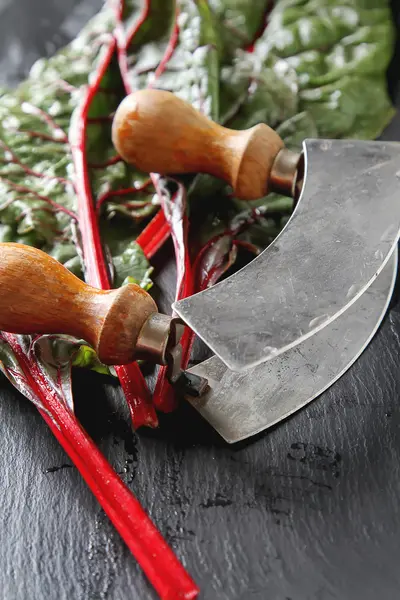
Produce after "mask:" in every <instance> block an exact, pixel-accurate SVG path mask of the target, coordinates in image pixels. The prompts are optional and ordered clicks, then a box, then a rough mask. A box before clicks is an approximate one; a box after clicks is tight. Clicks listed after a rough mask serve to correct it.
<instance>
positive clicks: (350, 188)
mask: <svg viewBox="0 0 400 600" xmlns="http://www.w3.org/2000/svg"><path fill="white" fill-rule="evenodd" d="M304 155H305V161H306V165H305V171H306V178H305V182H304V186H303V192H302V195H301V198H300V201H299V203H298V206H297V208H296V210H295V212H294V214H293V216H292V218H291V220H290V221H289V223H288V224H287V226H286V227H285V229H284V230H283V231H282V233H281V234H280V235H279V236H278V237H277V239H276V240H275V241H274V242H273V243H272V244H271V245H270V246H269V247H268V248H267V249H266V250H265V251H264V252H263V253H262V254H260V256H259V257H257V258H256V259H255V260H254V261H253V262H251V263H250V264H249V265H247V266H246V267H244V268H243V269H241V270H240V271H239V272H237V273H235V275H233V276H232V277H229V278H228V279H226V280H225V281H223V282H221V283H219V284H217V285H215V286H214V287H212V288H210V289H208V290H206V291H204V292H200V293H199V294H195V295H194V296H191V297H189V298H186V299H185V300H181V301H180V302H177V303H175V304H174V310H175V311H176V312H177V313H178V315H179V316H180V317H181V318H182V319H183V320H184V321H186V323H187V324H188V325H189V326H190V327H191V328H192V329H194V331H195V332H196V333H197V334H198V335H199V337H200V338H202V339H203V340H204V341H205V343H206V344H207V345H208V346H209V347H210V348H211V349H212V350H213V352H215V354H216V355H217V356H219V357H220V358H221V359H222V360H223V361H224V362H225V363H226V365H228V367H229V368H230V369H232V370H234V371H243V370H244V369H247V368H249V367H253V366H256V365H257V364H260V363H262V362H264V361H266V360H269V359H270V358H272V357H273V356H277V355H279V354H281V353H282V352H285V351H287V350H288V349H289V348H291V347H293V346H295V345H297V344H299V343H300V342H301V341H303V340H305V339H307V338H308V337H310V336H312V335H313V334H314V333H315V332H317V331H319V330H320V329H322V328H324V327H326V326H327V325H328V324H329V323H330V322H331V321H332V320H334V319H336V318H337V317H338V316H339V315H340V314H342V313H343V312H344V311H345V310H346V309H348V307H349V306H351V304H352V303H353V302H355V301H356V300H357V298H359V297H360V295H361V294H362V293H363V292H364V291H365V290H366V289H367V288H368V286H369V285H370V284H371V283H372V281H373V280H374V279H375V277H376V276H377V275H378V274H379V273H380V271H381V270H382V268H383V267H384V265H385V263H386V261H387V260H388V259H389V256H390V254H391V253H392V251H393V249H394V247H395V244H396V242H397V240H398V236H399V227H400V144H399V143H390V142H362V141H340V140H334V141H326V140H307V141H306V142H304Z"/></svg>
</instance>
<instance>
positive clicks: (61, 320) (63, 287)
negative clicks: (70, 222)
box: [0, 243, 157, 365]
mask: <svg viewBox="0 0 400 600" xmlns="http://www.w3.org/2000/svg"><path fill="white" fill-rule="evenodd" d="M156 311H157V306H156V304H155V302H154V300H153V299H152V298H151V296H149V294H147V293H146V292H145V291H144V290H142V289H141V288H140V287H139V286H137V285H134V284H129V285H125V286H123V287H121V288H119V289H116V290H109V291H103V290H99V289H96V288H93V287H91V286H89V285H87V284H85V283H84V282H83V281H81V280H80V279H78V278H77V277H75V275H73V274H72V273H71V272H70V271H68V269H66V268H65V267H63V266H62V265H61V264H60V263H59V262H58V261H57V260H55V259H54V258H51V257H50V256H48V255H47V254H45V253H44V252H42V251H41V250H37V249H36V248H31V247H30V246H25V245H23V244H12V243H0V330H2V331H7V332H10V333H23V334H34V333H37V334H42V333H63V334H67V335H72V336H75V337H77V338H83V339H84V340H86V341H87V342H88V343H89V344H91V345H92V346H93V348H94V349H95V350H96V351H97V354H98V356H99V358H100V360H101V361H102V362H103V363H104V364H109V365H119V364H126V363H129V362H131V361H132V360H133V359H134V358H135V346H136V341H137V338H138V335H139V332H140V330H141V328H142V326H143V325H144V323H145V321H146V320H147V318H148V317H149V316H150V315H151V314H152V313H154V312H156Z"/></svg>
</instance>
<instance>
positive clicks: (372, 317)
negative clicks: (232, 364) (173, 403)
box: [187, 250, 397, 443]
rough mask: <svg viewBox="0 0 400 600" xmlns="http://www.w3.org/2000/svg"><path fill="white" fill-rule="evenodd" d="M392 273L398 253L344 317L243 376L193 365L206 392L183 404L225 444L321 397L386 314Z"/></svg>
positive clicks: (216, 364)
mask: <svg viewBox="0 0 400 600" xmlns="http://www.w3.org/2000/svg"><path fill="white" fill-rule="evenodd" d="M396 272H397V250H396V251H395V252H394V254H393V255H392V258H391V259H390V261H389V262H388V264H387V265H386V266H385V268H384V269H383V271H382V273H381V274H380V275H379V277H378V278H377V279H376V280H375V281H374V282H373V283H372V284H371V286H370V287H369V288H368V289H367V291H366V292H365V293H364V294H363V295H362V296H361V298H359V299H358V300H357V302H355V303H354V304H353V305H352V306H351V307H350V308H349V309H348V310H347V311H346V312H345V313H343V315H341V316H340V317H339V318H338V319H336V320H335V321H333V322H332V323H330V324H329V325H328V326H327V327H325V328H324V329H322V330H320V331H319V332H318V333H316V334H315V335H313V336H312V337H310V338H308V339H307V340H305V341H303V342H302V343H301V344H299V345H298V346H296V347H295V348H292V349H291V350H288V351H287V352H285V353H284V354H281V355H280V356H278V357H276V358H273V359H272V360H270V361H268V362H266V363H264V364H262V365H258V366H257V367H254V368H253V369H250V370H249V371H248V372H247V373H237V372H234V371H230V370H229V369H228V368H227V366H226V365H225V364H224V363H223V362H222V361H221V360H220V359H219V358H217V357H216V356H213V357H212V358H210V359H208V360H206V361H204V362H203V363H201V364H199V365H197V366H196V367H192V368H191V369H190V372H193V373H197V374H198V375H201V376H202V377H206V378H207V379H208V381H209V385H210V389H209V391H208V392H207V394H205V395H204V396H202V397H201V398H199V399H194V398H189V397H187V400H189V402H190V403H191V404H192V405H193V406H194V407H195V408H196V410H198V411H199V413H200V414H201V415H202V416H203V417H204V418H205V419H206V420H207V421H208V422H209V423H210V424H211V425H212V426H213V427H214V428H215V429H216V430H217V431H218V432H219V434H220V435H221V436H222V437H223V438H224V439H225V440H226V441H227V442H229V443H234V442H238V441H240V440H243V439H245V438H248V437H251V436H252V435H255V434H257V433H259V432H260V431H263V430H264V429H267V428H268V427H271V426H272V425H275V424H276V423H278V422H279V421H281V420H282V419H284V418H286V417H288V416H289V415H291V414H292V413H294V412H295V411H297V410H299V409H300V408H302V407H303V406H305V405H306V404H308V403H309V402H311V400H313V399H314V398H316V397H317V396H319V395H320V394H322V392H324V391H325V390H326V389H327V388H328V387H330V386H331V385H332V384H333V383H335V381H337V379H339V377H341V376H342V375H343V373H345V371H347V369H348V368H349V367H350V366H351V365H352V364H353V363H354V362H355V361H356V359H357V358H358V357H359V356H360V354H361V353H362V351H363V350H364V349H365V348H366V347H367V345H368V343H369V342H370V340H371V339H372V337H373V336H374V334H375V332H376V330H377V329H378V327H379V324H380V323H381V320H382V318H383V316H384V315H385V313H386V310H387V307H388V304H389V301H390V298H391V295H392V292H393V287H394V282H395V279H396Z"/></svg>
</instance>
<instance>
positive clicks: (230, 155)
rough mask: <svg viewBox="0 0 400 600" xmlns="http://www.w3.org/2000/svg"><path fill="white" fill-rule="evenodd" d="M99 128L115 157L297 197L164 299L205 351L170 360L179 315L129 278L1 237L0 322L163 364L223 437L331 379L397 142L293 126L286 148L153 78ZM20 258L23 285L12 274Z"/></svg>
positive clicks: (393, 225)
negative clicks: (296, 145) (222, 269)
mask: <svg viewBox="0 0 400 600" xmlns="http://www.w3.org/2000/svg"><path fill="white" fill-rule="evenodd" d="M161 130H162V131H163V135H162V136H160V135H159V132H160V131H161ZM113 140H114V144H115V146H116V148H117V150H118V151H119V152H120V154H121V155H122V157H123V158H124V159H125V160H127V162H131V163H134V164H135V165H136V167H138V168H140V169H143V170H146V171H151V172H158V173H161V174H168V173H169V174H171V173H188V172H208V173H210V174H213V175H216V176H218V177H221V178H223V179H225V180H226V181H228V182H229V183H230V184H231V185H232V187H233V189H234V193H235V195H236V196H238V197H240V198H242V199H246V200H250V199H253V198H258V197H260V196H264V195H265V194H266V193H268V191H271V190H274V191H279V192H281V193H285V194H287V195H292V196H293V197H294V198H295V199H296V200H298V202H297V206H296V209H295V212H294V214H293V216H292V218H291V220H290V221H289V223H288V225H287V226H286V227H285V229H284V230H283V232H282V233H281V234H280V235H279V236H278V238H277V239H276V240H275V241H274V242H273V244H271V245H270V246H269V247H268V248H267V249H266V250H265V251H264V252H263V253H261V254H260V255H259V256H258V257H257V258H256V259H255V260H254V261H253V262H252V263H250V264H249V265H248V266H246V267H245V268H243V269H242V270H240V271H239V272H238V273H236V274H235V275H234V276H232V277H230V278H228V279H226V280H225V281H223V282H221V283H219V284H217V285H215V286H214V287H212V288H210V289H208V290H206V291H204V292H201V293H199V294H196V295H194V296H191V297H190V298H188V299H185V300H182V301H180V302H177V303H175V304H174V310H175V311H176V313H177V314H178V315H179V316H180V317H181V319H182V320H183V322H185V323H187V324H188V325H189V326H190V327H191V328H192V329H194V330H195V331H196V333H197V334H198V335H199V336H200V337H201V338H202V339H203V340H204V341H205V342H206V344H208V346H209V347H210V348H211V349H212V350H213V351H214V352H215V354H216V356H215V357H212V358H211V359H209V360H208V361H205V362H204V363H202V364H201V365H198V366H196V367H193V368H192V369H189V370H188V371H186V372H184V373H182V372H181V371H180V354H179V348H180V345H179V338H180V335H181V322H180V320H179V319H176V318H175V317H174V318H171V317H167V316H166V315H160V314H159V313H158V312H157V307H156V305H155V303H154V301H153V300H152V299H151V297H150V296H149V295H148V294H147V293H146V292H144V291H143V290H142V289H141V288H139V287H138V286H135V285H134V284H129V285H127V286H124V287H122V288H120V289H118V290H111V291H100V290H96V289H94V288H91V287H89V286H87V285H86V284H84V283H83V282H81V281H80V280H79V279H77V278H76V277H75V276H74V275H72V274H71V273H70V272H68V271H67V270H66V269H65V268H64V267H62V266H61V265H60V264H59V263H58V262H57V261H55V260H54V259H52V258H50V257H49V256H47V255H46V254H44V253H42V252H41V251H39V250H36V249H33V248H29V247H27V246H21V245H18V244H0V281H1V283H2V294H1V296H0V329H1V330H5V331H10V332H12V333H64V334H70V335H73V336H75V337H79V338H83V339H85V340H87V341H88V342H89V343H90V344H91V345H92V346H93V347H94V348H95V349H96V351H97V353H98V355H99V358H100V360H101V361H102V362H104V363H105V364H124V363H128V362H131V361H132V360H133V359H136V358H147V359H150V360H153V361H154V362H157V363H159V364H167V365H168V372H169V377H170V380H171V381H172V382H175V383H177V382H178V383H179V382H180V383H181V384H182V382H183V385H184V389H185V390H186V391H187V392H189V395H193V396H196V395H197V396H199V398H197V399H193V398H192V400H191V402H192V404H193V405H194V406H195V407H196V408H197V409H198V410H199V412H200V413H201V414H202V415H203V416H204V417H205V418H206V419H207V420H208V421H209V422H210V423H211V424H212V425H213V426H214V427H215V428H216V429H217V430H218V431H219V432H220V433H221V435H222V436H223V437H224V438H225V439H226V440H227V441H229V442H234V441H238V440H239V439H243V438H245V437H249V436H250V435H253V434H254V433H257V432H259V431H261V430H262V429H265V428H266V427H268V426H270V425H272V424H274V423H276V422H277V421H279V420H281V419H282V418H284V417H285V416H287V415H288V414H291V413H292V412H294V411H295V410H297V409H298V408H300V407H301V406H303V405H304V404H305V403H307V402H308V401H310V400H311V399H312V398H314V397H315V396H316V395H318V394H319V393H320V392H321V391H323V390H324V389H326V388H327V387H329V385H331V383H333V381H335V380H336V379H337V378H338V377H339V376H340V375H341V374H342V373H343V372H344V371H345V370H346V369H347V368H348V367H349V366H350V364H352V363H353V362H354V360H355V359H356V357H357V356H358V355H359V354H360V353H361V352H362V350H363V349H364V347H365V346H366V345H367V343H368V341H369V339H370V338H371V337H372V335H373V333H374V331H375V330H376V328H377V326H378V324H379V322H380V320H381V318H382V317H383V314H384V313H385V310H386V308H387V304H388V299H389V298H390V296H391V292H392V289H393V283H394V272H395V266H396V260H397V255H396V256H395V255H393V252H394V250H395V247H396V242H397V240H398V237H399V228H400V201H399V199H398V189H399V183H400V144H397V143H386V142H360V141H352V140H347V141H339V140H334V141H332V140H307V141H305V142H304V145H303V152H302V153H301V155H296V154H295V153H292V152H290V151H289V150H287V149H286V148H284V145H283V142H282V141H281V140H280V138H279V136H277V134H276V133H275V132H273V130H271V129H270V128H269V127H267V126H266V125H263V124H261V125H257V126H256V127H254V128H252V129H250V130H248V131H242V132H238V131H231V130H227V129H225V128H223V127H221V126H219V125H216V124H215V123H213V122H212V121H210V120H208V119H206V118H205V117H204V116H202V115H201V114H200V113H198V112H197V111H196V110H195V109H193V108H192V107H191V106H190V105H188V104H186V103H185V102H183V101H182V100H179V99H178V98H176V97H175V96H173V95H172V94H170V93H169V92H162V91H155V90H146V91H141V92H137V93H135V94H132V95H130V96H128V97H127V98H126V99H125V100H124V101H123V102H122V104H121V105H120V107H119V109H118V111H117V113H116V115H115V118H114V123H113ZM392 255H393V256H394V258H392V260H391V262H390V264H389V265H387V267H386V268H385V265H386V264H387V262H388V261H389V259H390V257H391V256H392ZM16 270H18V271H19V278H17V277H16ZM21 270H23V272H24V281H25V286H24V288H22V289H21V288H20V287H19V286H16V283H15V282H16V281H17V280H18V279H19V280H20V275H21ZM329 348H332V350H329ZM267 361H268V362H267ZM285 369H286V370H287V371H286V372H287V373H289V377H286V379H285V377H283V378H282V373H283V371H284V370H285ZM274 373H275V375H274ZM205 380H208V384H209V386H208V389H207V390H205V387H206V386H205V383H206V381H205ZM296 381H297V384H298V386H299V389H300V392H299V393H298V394H293V387H292V386H291V382H296ZM268 386H269V387H268ZM278 392H279V393H278ZM271 394H273V396H274V397H273V402H272V404H271ZM277 398H280V399H281V400H280V402H276V399H277Z"/></svg>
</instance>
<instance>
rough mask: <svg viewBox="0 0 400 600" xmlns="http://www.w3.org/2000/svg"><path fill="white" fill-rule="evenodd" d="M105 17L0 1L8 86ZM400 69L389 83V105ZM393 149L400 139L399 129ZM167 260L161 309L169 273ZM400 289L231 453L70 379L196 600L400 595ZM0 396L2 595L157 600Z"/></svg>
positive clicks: (2, 63)
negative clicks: (358, 345)
mask: <svg viewBox="0 0 400 600" xmlns="http://www.w3.org/2000/svg"><path fill="white" fill-rule="evenodd" d="M100 5H101V0H81V1H79V0H0V34H1V35H0V84H5V83H7V84H9V85H12V84H15V83H16V82H17V81H18V80H20V79H21V78H22V77H23V76H24V75H25V74H26V72H27V70H28V69H29V67H30V65H31V64H32V62H33V61H34V60H35V59H36V58H38V57H39V56H42V55H50V54H52V53H53V52H54V50H55V49H56V47H58V46H60V45H62V44H63V43H65V42H66V41H68V39H69V38H70V37H71V36H73V35H74V34H75V33H76V32H77V31H78V30H79V28H80V27H81V25H83V23H84V22H85V21H86V20H87V19H88V18H89V17H90V15H91V14H93V13H94V12H95V11H96V10H97V8H98V7H99V6H100ZM398 12H399V11H398V10H397V13H398ZM398 58H399V56H397V60H395V61H394V63H393V67H392V69H391V71H390V77H391V90H392V92H393V95H394V96H396V90H397V85H396V77H398ZM397 96H398V105H399V106H400V94H397ZM385 137H386V138H387V139H395V140H396V139H397V140H399V139H400V116H398V117H397V118H396V119H395V120H394V122H393V123H392V125H391V126H390V127H389V128H388V130H387V132H386V134H385ZM163 262H164V263H165V264H163V265H162V267H163V268H162V269H161V268H160V275H159V282H160V284H161V285H162V286H163V287H164V288H165V289H166V294H165V298H164V302H168V300H170V299H171V298H172V293H173V290H172V288H173V267H172V266H171V264H170V262H169V261H168V259H167V258H166V259H165V260H164V261H163ZM160 267H161V265H160ZM399 290H400V288H399V286H398V287H397V290H396V293H395V297H394V299H393V302H392V306H391V308H390V311H389V313H388V315H387V317H386V318H385V321H384V324H383V326H382V327H381V329H380V331H379V333H378V335H377V336H376V337H375V339H374V340H373V342H372V344H371V345H370V347H369V348H368V350H367V351H366V352H365V353H364V354H363V355H362V357H361V358H360V359H359V360H358V361H357V363H356V364H355V365H354V366H353V367H352V368H351V370H350V371H349V372H348V373H347V374H346V375H345V376H344V377H343V378H342V379H341V380H340V381H339V382H338V383H336V384H335V386H334V387H333V388H332V389H330V390H329V391H328V392H326V393H325V394H324V395H323V396H322V397H321V398H319V399H318V400H316V401H314V402H313V403H312V404H311V405H309V406H308V407H307V408H306V409H304V410H302V411H301V412H300V413H298V414H296V415H295V416H293V417H292V418H291V419H289V420H287V421H286V422H284V423H282V424H281V425H279V426H278V427H276V428H275V429H274V430H272V431H269V432H268V433H266V434H262V435H260V436H258V437H257V438H256V439H253V440H251V442H250V443H247V444H241V445H239V446H236V447H230V446H228V445H226V444H224V443H223V442H222V441H221V440H220V439H219V438H218V436H217V435H216V434H214V433H213V432H212V431H211V430H210V428H209V427H208V426H207V425H206V424H205V423H203V422H202V420H201V419H200V418H199V417H198V416H197V414H195V413H194V412H193V411H192V410H191V409H190V407H188V406H182V407H181V409H180V411H179V413H178V414H175V415H173V416H168V417H165V418H164V419H163V420H162V427H161V429H160V430H159V431H157V432H150V431H142V432H140V433H139V435H134V434H132V432H131V430H130V428H129V424H128V418H127V414H126V410H125V408H124V405H123V403H122V398H121V393H120V391H119V388H118V386H117V385H115V384H113V383H111V382H110V381H109V380H105V379H104V378H102V377H100V376H95V375H92V374H88V373H78V374H76V377H75V395H76V399H77V406H78V413H79V417H80V418H81V420H82V422H83V423H84V425H85V426H86V427H87V429H88V430H89V432H90V433H91V435H92V436H93V437H94V439H95V440H96V441H97V442H98V443H99V445H100V446H101V448H102V450H103V451H104V452H105V454H106V455H107V456H108V458H109V460H110V461H111V462H112V464H113V465H114V466H115V468H116V469H117V470H118V471H119V472H120V473H121V476H122V477H123V478H124V480H125V481H126V482H127V483H128V485H129V486H130V487H131V488H132V489H133V490H134V491H135V493H136V494H137V496H138V497H139V499H140V500H141V502H142V503H143V505H144V506H145V507H146V509H147V510H148V511H149V513H150V514H151V516H152V518H153V519H154V520H155V522H156V523H157V525H158V527H159V528H160V529H161V531H162V532H163V534H164V535H165V536H166V538H167V539H168V541H169V542H170V544H172V546H173V547H174V548H175V550H176V552H177V554H178V555H179V556H180V557H181V559H182V560H183V562H184V564H185V565H186V566H187V568H188V569H189V571H190V572H191V573H192V575H193V576H194V578H195V579H196V581H197V582H198V583H199V585H200V587H201V598H202V599H204V600H267V599H268V600H376V598H381V599H382V600H396V599H397V598H398V597H399V593H400V592H399V589H400V571H399V568H398V561H399V558H398V556H399V550H400V509H399V497H400V406H399V394H400V302H399ZM0 395H1V400H0V434H1V444H2V447H1V453H0V491H1V517H0V523H1V525H0V540H1V543H0V597H1V598H2V599H4V600H64V599H65V600H67V599H68V600H128V599H129V600H145V599H149V600H151V599H152V598H155V597H156V596H155V594H154V592H153V591H152V590H151V588H150V587H149V586H148V584H147V582H146V580H145V578H144V576H143V575H142V573H141V571H140V569H139V568H138V566H137V565H136V563H135V561H134V559H133V558H132V557H131V555H130V554H129V552H128V551H127V549H126V547H125V546H124V544H123V543H122V542H121V540H120V538H119V537H118V535H117V534H116V533H115V532H114V531H113V528H112V526H111V525H110V524H109V522H108V520H107V519H106V518H105V517H104V515H103V513H102V511H101V510H100V508H99V506H98V504H97V503H96V501H95V500H94V498H93V497H92V495H91V493H90V492H89V491H88V489H87V488H86V485H85V484H84V482H83V481H82V480H81V478H80V476H79V474H78V473H77V471H76V470H75V469H74V468H73V467H72V466H71V463H70V461H69V459H68V457H67V456H66V455H65V454H64V453H63V451H62V450H61V449H60V447H59V446H58V444H57V442H56V441H55V439H54V438H53V437H52V435H51V433H50V432H49V430H48V429H47V427H46V425H45V424H44V422H43V421H42V420H41V418H40V416H39V415H38V413H37V412H36V410H35V408H34V407H33V406H32V405H31V404H30V403H29V402H28V401H27V400H25V399H24V398H23V397H22V396H20V395H19V394H18V393H17V392H16V391H15V390H14V389H13V388H12V387H11V386H10V385H9V384H8V383H7V382H6V381H5V380H4V379H3V378H1V379H0Z"/></svg>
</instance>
